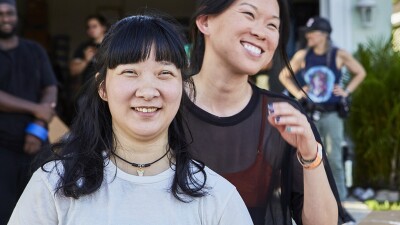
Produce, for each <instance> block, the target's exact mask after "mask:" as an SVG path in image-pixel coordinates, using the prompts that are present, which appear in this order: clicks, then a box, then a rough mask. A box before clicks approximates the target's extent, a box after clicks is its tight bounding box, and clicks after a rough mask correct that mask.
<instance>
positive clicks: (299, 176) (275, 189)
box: [184, 84, 341, 225]
mask: <svg viewBox="0 0 400 225" xmlns="http://www.w3.org/2000/svg"><path fill="white" fill-rule="evenodd" d="M252 89H253V95H252V97H251V99H250V101H249V103H248V104H247V106H246V107H245V108H244V109H243V110H242V111H241V112H239V113H238V114H236V115H233V116H230V117H218V116H215V115H212V114H210V113H208V112H206V111H204V110H202V109H201V108H199V107H197V106H196V105H195V104H194V103H193V102H191V101H190V100H189V98H188V97H187V96H186V97H185V101H184V105H185V107H184V110H185V112H184V113H185V114H184V115H185V117H186V118H187V121H188V127H189V129H190V133H191V136H192V139H193V142H192V144H191V149H192V151H193V155H194V157H195V158H196V159H198V160H200V161H203V162H204V163H205V164H206V165H207V166H208V167H210V168H211V169H212V170H214V171H216V172H217V173H219V174H221V175H222V176H224V177H225V178H226V179H228V180H229V181H230V182H231V183H233V184H234V185H235V186H236V188H237V189H238V191H239V193H240V194H241V196H242V198H243V200H244V201H245V203H246V206H247V207H248V209H249V212H250V215H251V217H252V219H253V222H254V224H262V225H264V224H274V225H275V224H276V225H278V224H279V225H286V224H292V220H291V218H293V219H294V220H295V221H296V223H297V225H301V224H302V222H301V213H302V208H303V168H302V166H301V165H300V164H299V162H298V161H297V158H296V154H295V153H296V149H294V148H293V147H292V146H291V145H289V144H288V143H287V142H286V141H285V140H284V139H283V138H282V137H281V135H280V134H279V132H278V130H277V129H275V128H274V127H272V126H271V125H270V124H269V122H268V121H267V119H266V117H267V116H268V115H267V113H268V112H267V110H266V108H267V107H266V104H267V103H269V102H277V101H286V102H290V103H291V104H292V105H294V106H295V107H296V108H299V109H300V108H301V107H300V106H299V105H298V104H297V102H295V101H294V100H292V99H290V98H288V97H286V96H283V95H279V94H275V93H272V92H269V91H265V90H262V89H259V88H257V87H256V86H255V85H253V84H252ZM313 130H314V133H315V134H316V135H315V136H316V137H317V141H319V142H320V143H321V140H320V137H319V135H318V133H317V132H316V129H315V127H314V126H313ZM188 134H189V133H188ZM324 165H328V162H327V159H326V157H324ZM325 167H326V168H325V169H326V170H327V174H328V179H329V181H330V183H331V187H333V188H332V189H333V190H334V193H335V196H336V198H337V191H336V187H335V185H332V184H334V183H333V178H332V174H331V171H330V169H329V168H328V166H325ZM337 199H338V198H337ZM340 211H341V210H340Z"/></svg>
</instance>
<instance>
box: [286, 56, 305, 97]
mask: <svg viewBox="0 0 400 225" xmlns="http://www.w3.org/2000/svg"><path fill="white" fill-rule="evenodd" d="M306 53H307V51H306V50H300V51H298V52H296V54H295V55H294V56H293V58H292V60H290V66H291V67H292V70H293V72H294V73H297V72H298V71H300V69H301V68H302V64H303V63H304V57H305V56H306ZM293 79H294V78H293V77H292V75H291V74H290V72H289V69H288V68H287V67H285V68H283V70H282V71H281V72H280V73H279V80H280V82H281V83H282V84H283V86H285V88H286V89H287V90H288V91H289V92H290V93H291V94H292V95H293V96H294V97H295V98H296V99H301V98H303V97H306V95H305V94H304V92H303V91H302V90H301V89H300V88H299V87H298V85H297V84H296V81H294V80H293Z"/></svg>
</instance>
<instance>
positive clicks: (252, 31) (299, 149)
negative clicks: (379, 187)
mask: <svg viewBox="0 0 400 225" xmlns="http://www.w3.org/2000/svg"><path fill="white" fill-rule="evenodd" d="M286 2H287V1H285V0H200V1H198V4H197V8H196V11H195V13H194V16H193V22H192V40H191V42H192V43H193V47H192V51H191V54H190V56H191V58H190V65H191V70H192V71H191V72H192V73H193V74H194V75H193V76H192V79H193V81H194V85H195V90H196V92H195V93H191V92H190V91H187V95H186V101H185V110H186V111H187V114H188V123H189V127H190V128H191V130H190V131H191V132H190V133H189V132H188V133H187V134H191V135H192V136H193V144H192V145H193V148H192V150H193V154H194V156H195V157H196V159H200V160H202V161H204V162H205V163H206V165H207V166H209V167H210V168H211V169H213V170H214V171H216V172H217V173H219V174H221V175H222V176H224V177H225V178H227V179H228V180H229V181H230V182H231V183H232V184H234V185H235V186H236V188H237V189H238V191H239V193H240V194H241V196H242V198H243V200H244V201H245V203H246V206H247V208H248V210H249V212H250V214H251V216H252V219H253V223H254V224H257V225H264V224H276V225H278V224H279V225H282V224H284V225H288V224H292V218H293V219H294V220H295V222H296V224H298V225H300V224H306V225H311V224H312V225H321V224H324V225H328V224H332V225H337V224H338V220H339V221H340V222H342V219H343V218H342V210H341V205H340V204H339V203H338V201H339V200H338V197H337V190H336V186H335V183H334V180H333V177H332V174H331V170H330V168H329V164H328V162H327V159H326V155H325V151H324V149H323V146H322V145H321V143H322V142H321V139H320V136H319V134H318V132H317V130H316V129H315V126H314V125H313V123H312V121H310V120H309V118H307V116H306V115H305V112H304V111H302V108H301V106H300V105H299V104H298V103H297V102H296V101H295V100H294V99H291V98H289V97H287V96H284V95H281V94H278V93H273V92H270V91H267V90H263V89H260V88H257V87H256V86H255V85H253V84H252V83H251V82H249V75H250V74H256V73H257V72H258V71H260V70H261V69H262V68H263V67H264V66H265V65H267V64H268V63H269V61H271V60H272V58H273V56H274V54H277V55H278V56H279V57H281V58H282V60H284V61H285V62H286V65H287V64H288V59H287V56H286V52H285V45H286V41H287V38H288V36H289V35H288V27H289V20H288V12H287V6H286ZM335 196H336V198H335ZM338 211H339V213H340V214H339V215H340V219H338V218H339V217H338Z"/></svg>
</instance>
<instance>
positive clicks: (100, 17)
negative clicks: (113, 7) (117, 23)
mask: <svg viewBox="0 0 400 225" xmlns="http://www.w3.org/2000/svg"><path fill="white" fill-rule="evenodd" d="M90 20H97V22H99V24H100V25H102V26H103V27H105V28H106V29H107V30H108V28H109V27H110V24H109V23H108V21H107V19H106V18H105V17H104V16H103V15H100V14H93V15H89V16H87V17H86V19H85V22H86V23H85V24H86V25H87V24H88V23H89V21H90Z"/></svg>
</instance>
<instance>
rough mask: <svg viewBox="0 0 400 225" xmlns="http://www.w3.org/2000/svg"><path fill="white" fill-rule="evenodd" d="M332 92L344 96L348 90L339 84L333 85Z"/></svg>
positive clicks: (346, 95) (347, 93) (347, 94)
mask: <svg viewBox="0 0 400 225" xmlns="http://www.w3.org/2000/svg"><path fill="white" fill-rule="evenodd" d="M333 94H334V95H335V96H342V97H345V98H346V97H348V96H349V92H347V91H345V90H344V89H343V88H342V87H341V86H340V85H335V87H334V88H333Z"/></svg>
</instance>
